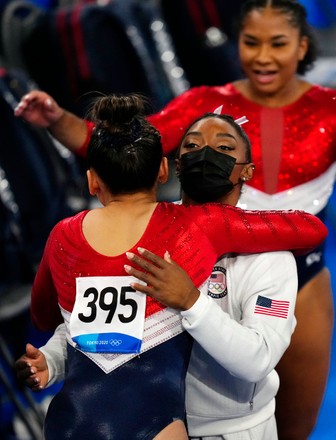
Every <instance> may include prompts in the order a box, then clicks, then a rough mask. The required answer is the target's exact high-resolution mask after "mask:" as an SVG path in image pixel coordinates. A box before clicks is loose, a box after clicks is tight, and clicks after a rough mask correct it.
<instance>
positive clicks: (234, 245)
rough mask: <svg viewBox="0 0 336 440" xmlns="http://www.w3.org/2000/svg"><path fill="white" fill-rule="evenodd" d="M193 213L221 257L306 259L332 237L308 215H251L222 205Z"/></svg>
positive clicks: (280, 212) (203, 207) (292, 212)
mask: <svg viewBox="0 0 336 440" xmlns="http://www.w3.org/2000/svg"><path fill="white" fill-rule="evenodd" d="M189 209H191V210H194V215H193V218H194V219H197V222H198V225H199V226H200V228H201V229H202V230H203V232H205V233H206V234H207V235H208V237H209V240H210V241H211V243H212V245H213V246H214V248H215V249H216V252H217V255H218V256H221V255H224V254H225V253H228V252H236V253H247V252H251V253H252V252H254V253H255V252H268V251H279V250H289V251H292V252H293V253H294V255H302V254H305V253H307V252H309V251H311V250H313V249H314V248H315V247H317V246H318V245H319V244H321V243H322V242H323V241H324V240H325V239H326V237H327V235H328V229H327V227H326V226H325V225H324V223H323V222H322V221H321V220H320V219H319V218H318V217H316V216H315V215H312V214H309V213H307V212H304V211H298V210H289V211H283V210H274V211H250V210H245V209H241V208H237V207H233V206H229V205H224V204H220V203H211V204H205V205H200V206H193V207H190V208H189ZM200 211H201V214H200ZM198 214H200V215H198Z"/></svg>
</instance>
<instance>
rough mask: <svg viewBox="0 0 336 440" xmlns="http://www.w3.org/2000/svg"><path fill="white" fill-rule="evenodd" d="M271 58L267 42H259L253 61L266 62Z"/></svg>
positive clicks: (270, 50)
mask: <svg viewBox="0 0 336 440" xmlns="http://www.w3.org/2000/svg"><path fill="white" fill-rule="evenodd" d="M271 58H272V49H271V48H270V47H269V45H268V44H261V45H260V46H258V48H257V50H256V53H255V61H257V62H258V63H260V64H267V63H268V62H270V61H271Z"/></svg>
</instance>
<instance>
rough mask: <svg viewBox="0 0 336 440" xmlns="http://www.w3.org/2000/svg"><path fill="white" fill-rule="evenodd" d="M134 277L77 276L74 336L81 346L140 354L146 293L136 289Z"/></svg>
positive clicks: (82, 347)
mask: <svg viewBox="0 0 336 440" xmlns="http://www.w3.org/2000/svg"><path fill="white" fill-rule="evenodd" d="M133 281H136V282H139V280H137V279H135V278H134V277H131V276H111V277H110V276H104V277H99V276H97V277H80V278H76V301H75V305H74V308H73V311H72V313H71V317H70V323H69V326H70V335H71V338H72V340H73V341H74V342H75V343H76V345H77V346H78V348H80V349H81V350H83V351H88V352H94V353H96V352H100V353H139V352H140V349H141V344H142V338H143V332H144V322H145V309H146V295H145V294H143V293H140V292H137V291H136V290H134V289H133V288H132V287H131V286H130V284H131V282H133Z"/></svg>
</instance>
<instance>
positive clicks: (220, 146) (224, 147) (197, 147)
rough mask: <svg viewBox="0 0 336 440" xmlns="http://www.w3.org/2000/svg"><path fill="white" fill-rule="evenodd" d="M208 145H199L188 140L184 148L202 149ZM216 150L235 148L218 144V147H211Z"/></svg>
mask: <svg viewBox="0 0 336 440" xmlns="http://www.w3.org/2000/svg"><path fill="white" fill-rule="evenodd" d="M205 146H206V145H199V144H196V143H195V142H187V143H185V144H184V145H183V148H185V149H186V150H197V149H202V148H204V147H205ZM211 148H213V149H214V150H220V151H234V150H235V148H234V147H231V146H229V145H217V146H216V147H211Z"/></svg>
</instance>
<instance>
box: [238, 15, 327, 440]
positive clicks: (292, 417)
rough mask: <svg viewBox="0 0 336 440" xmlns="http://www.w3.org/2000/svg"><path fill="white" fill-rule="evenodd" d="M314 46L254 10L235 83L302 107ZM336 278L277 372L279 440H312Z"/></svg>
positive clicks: (319, 295)
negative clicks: (303, 72) (300, 72)
mask: <svg viewBox="0 0 336 440" xmlns="http://www.w3.org/2000/svg"><path fill="white" fill-rule="evenodd" d="M307 44H308V41H307V39H306V37H300V34H299V30H298V29H297V28H295V27H293V26H292V25H291V24H290V23H289V21H288V16H287V15H286V14H283V13H281V12H279V11H277V10H275V9H272V8H271V7H266V8H264V9H260V10H254V11H252V12H251V14H250V15H249V16H248V17H247V19H246V21H245V23H244V26H243V28H242V31H241V33H240V37H239V51H240V58H241V62H242V67H243V70H244V72H245V75H246V79H244V80H241V81H238V82H236V83H235V85H236V87H237V89H238V90H239V91H240V92H241V93H242V94H243V95H244V96H245V97H246V98H248V99H250V100H252V101H254V102H256V103H258V104H260V105H264V106H267V107H281V106H284V105H288V104H290V103H292V102H294V101H296V100H297V99H298V98H299V97H300V96H301V95H302V94H303V93H304V92H305V91H306V90H308V89H309V88H310V86H311V85H310V84H309V83H307V82H306V81H303V80H302V79H300V78H299V77H298V76H297V75H296V70H297V65H298V61H299V60H301V59H302V57H304V55H305V53H306V50H307ZM332 298H333V297H332V291H331V284H330V274H329V271H328V270H327V269H323V270H322V271H321V272H320V273H319V274H318V275H317V276H316V277H315V278H313V279H312V280H311V281H309V282H308V283H307V284H306V285H305V286H304V287H303V288H302V289H301V290H300V291H299V293H298V300H297V305H296V318H297V327H296V329H295V332H294V334H293V336H292V340H291V345H290V347H289V348H288V350H287V351H286V353H285V354H284V356H283V357H282V359H281V361H280V363H279V365H278V367H277V371H278V373H279V376H280V384H281V386H280V391H279V393H278V396H277V404H276V418H277V425H278V434H279V440H306V439H307V438H308V437H309V435H310V434H311V432H312V430H313V428H314V426H315V424H316V421H317V417H318V413H319V409H320V406H321V403H322V400H323V396H324V392H325V387H326V382H327V378H328V372H329V366H330V352H331V338H332V330H333V323H334V308H333V299H332Z"/></svg>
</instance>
